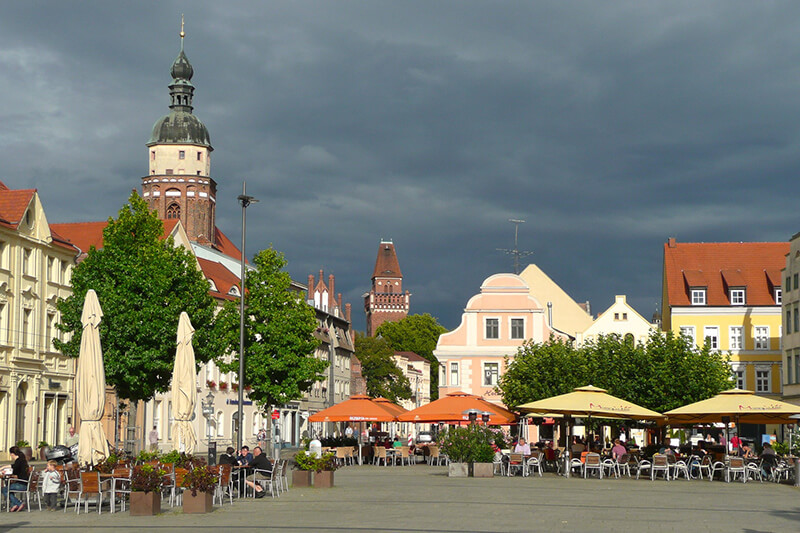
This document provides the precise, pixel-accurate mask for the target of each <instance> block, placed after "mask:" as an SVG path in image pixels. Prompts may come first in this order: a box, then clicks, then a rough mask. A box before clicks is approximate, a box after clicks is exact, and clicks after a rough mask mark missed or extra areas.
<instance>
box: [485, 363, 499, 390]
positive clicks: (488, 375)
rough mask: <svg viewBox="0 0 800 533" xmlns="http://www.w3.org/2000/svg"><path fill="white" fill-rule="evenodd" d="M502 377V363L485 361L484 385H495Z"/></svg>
mask: <svg viewBox="0 0 800 533" xmlns="http://www.w3.org/2000/svg"><path fill="white" fill-rule="evenodd" d="M499 377H500V363H483V386H484V387H494V386H495V385H497V379H498V378H499Z"/></svg>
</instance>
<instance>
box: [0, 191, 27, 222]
mask: <svg viewBox="0 0 800 533" xmlns="http://www.w3.org/2000/svg"><path fill="white" fill-rule="evenodd" d="M3 187H5V188H3V189H0V222H5V225H7V226H8V227H11V228H13V229H17V228H18V227H19V223H20V221H21V220H22V216H23V215H24V214H25V210H27V209H28V206H29V205H30V203H31V200H32V199H33V195H34V194H36V189H19V190H14V191H12V190H10V189H9V188H8V187H6V186H5V184H3Z"/></svg>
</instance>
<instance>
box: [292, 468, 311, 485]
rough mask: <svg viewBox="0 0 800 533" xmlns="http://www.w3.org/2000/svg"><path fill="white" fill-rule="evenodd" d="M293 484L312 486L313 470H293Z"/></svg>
mask: <svg viewBox="0 0 800 533" xmlns="http://www.w3.org/2000/svg"><path fill="white" fill-rule="evenodd" d="M292 486H293V487H310V486H311V472H310V471H308V470H293V471H292Z"/></svg>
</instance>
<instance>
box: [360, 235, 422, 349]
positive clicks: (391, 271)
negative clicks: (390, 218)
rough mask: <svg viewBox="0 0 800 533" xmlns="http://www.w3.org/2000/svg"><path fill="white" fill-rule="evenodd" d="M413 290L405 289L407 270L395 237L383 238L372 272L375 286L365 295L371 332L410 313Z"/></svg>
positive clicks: (368, 332) (368, 326)
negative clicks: (396, 250)
mask: <svg viewBox="0 0 800 533" xmlns="http://www.w3.org/2000/svg"><path fill="white" fill-rule="evenodd" d="M410 297H411V293H409V292H408V291H405V292H403V274H402V273H401V272H400V263H398V261H397V252H395V249H394V244H393V243H392V241H391V240H381V244H380V246H379V247H378V258H377V259H376V260H375V270H374V271H373V272H372V288H371V289H370V291H369V292H368V293H366V294H365V295H364V312H365V313H366V315H367V336H369V337H371V336H372V335H374V334H375V331H376V330H377V329H378V326H380V325H381V324H383V323H384V322H386V321H390V322H398V321H400V320H402V319H404V318H405V317H406V316H407V315H408V308H409V299H410Z"/></svg>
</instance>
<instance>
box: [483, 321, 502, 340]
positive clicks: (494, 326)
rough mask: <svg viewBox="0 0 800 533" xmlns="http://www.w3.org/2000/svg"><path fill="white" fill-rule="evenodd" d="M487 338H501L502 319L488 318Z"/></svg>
mask: <svg viewBox="0 0 800 533" xmlns="http://www.w3.org/2000/svg"><path fill="white" fill-rule="evenodd" d="M486 338H487V339H499V338H500V319H499V318H487V319H486Z"/></svg>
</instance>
